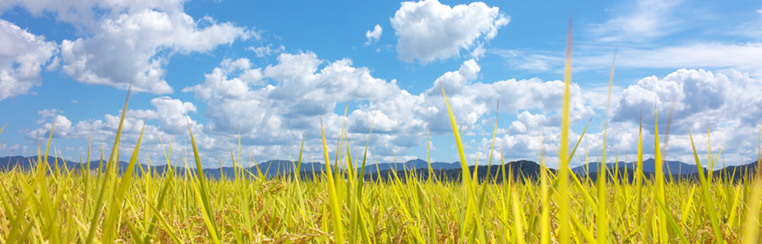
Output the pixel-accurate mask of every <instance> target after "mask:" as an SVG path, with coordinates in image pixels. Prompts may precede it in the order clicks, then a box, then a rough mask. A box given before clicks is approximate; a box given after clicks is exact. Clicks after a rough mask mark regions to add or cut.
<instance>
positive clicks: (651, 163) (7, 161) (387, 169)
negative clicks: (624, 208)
mask: <svg viewBox="0 0 762 244" xmlns="http://www.w3.org/2000/svg"><path fill="white" fill-rule="evenodd" d="M47 161H48V165H49V167H50V169H55V168H56V162H57V164H58V167H59V168H61V169H63V168H66V169H68V170H70V171H82V165H80V163H79V162H71V161H65V160H63V159H60V158H59V159H57V160H56V158H54V157H48V160H47ZM664 163H665V164H664V165H665V167H664V169H663V172H664V173H665V174H666V175H670V174H671V175H677V176H679V177H681V178H691V177H695V176H696V174H697V168H696V165H691V164H686V163H683V162H679V161H665V162H664ZM100 164H101V162H100V161H99V160H94V161H91V162H90V168H89V169H88V170H89V171H94V172H97V170H98V168H99V167H100ZM103 164H105V162H104V163H103ZM36 165H37V157H23V156H12V157H0V172H2V171H7V170H10V169H13V168H18V169H21V170H29V169H34V168H35V167H36ZM85 165H87V164H85ZM128 165H129V164H128V163H127V162H124V161H120V162H119V164H118V172H120V173H122V172H124V171H125V170H126V169H127V166H128ZM140 166H141V167H142V168H143V169H144V170H147V166H146V165H140ZM355 166H357V165H355ZM428 166H429V165H428V163H426V161H424V160H421V159H414V160H410V161H407V162H404V163H396V164H395V163H379V164H378V165H376V164H366V167H365V178H366V179H377V178H378V177H381V178H384V179H388V178H389V177H392V176H393V174H394V173H395V172H396V173H397V175H398V177H401V178H404V176H405V175H407V174H413V173H414V172H415V174H416V175H417V176H418V177H422V178H425V179H427V178H428V177H429V170H428ZM499 166H500V165H493V166H492V167H491V168H489V172H488V171H487V169H488V166H479V167H478V168H474V166H470V167H469V170H470V171H471V172H472V173H473V171H474V170H476V171H477V175H478V177H479V179H480V180H483V179H484V178H486V177H488V176H489V177H497V178H501V177H502V176H501V174H500V170H501V169H500V168H501V167H499ZM597 166H598V164H597V163H590V164H589V168H586V167H585V165H582V166H577V167H574V168H572V172H574V173H576V174H578V175H581V176H584V175H586V174H587V173H588V172H589V173H591V174H590V178H591V179H595V178H596V176H597V174H592V173H595V172H598V167H597ZM756 166H757V165H756V161H753V162H751V163H749V164H745V165H737V166H728V167H726V168H724V169H720V170H716V171H714V172H713V174H714V175H720V174H725V175H726V176H728V177H729V176H730V175H733V172H736V174H735V175H733V177H734V178H735V179H734V180H739V179H741V178H739V177H743V173H744V172H754V171H755V170H756ZM85 167H86V166H85ZM104 167H105V166H104ZM257 167H258V169H257ZM295 167H296V162H293V161H288V160H269V161H266V162H263V163H259V164H257V165H252V166H249V165H247V168H245V169H246V170H247V171H248V172H250V173H251V174H253V175H255V176H256V175H258V174H259V172H258V170H259V171H261V172H262V174H263V175H265V176H266V177H273V176H276V175H291V174H293V172H294V171H295V169H296V168H295ZM358 167H359V166H358ZM606 167H607V168H608V169H609V170H614V169H615V167H617V164H614V163H608V164H606ZM618 167H619V168H620V171H621V172H624V171H627V172H628V175H630V176H632V175H634V174H633V173H632V172H634V171H635V170H636V168H637V167H636V165H635V163H633V162H630V163H626V164H625V163H624V162H620V163H619V164H618ZM170 168H173V166H168V165H161V166H153V167H151V170H152V171H153V172H154V173H156V174H164V173H165V172H167V171H168V170H169V169H170ZM431 168H432V169H433V170H434V172H433V173H434V174H435V175H437V177H438V178H444V179H450V180H457V179H460V177H461V175H462V173H461V166H460V162H453V163H443V162H434V163H432V164H431ZM509 168H510V169H512V173H513V174H514V176H515V177H518V176H520V175H523V176H526V177H529V178H534V177H535V176H537V175H539V172H540V165H539V164H537V163H535V162H533V161H528V160H519V161H512V162H509V163H507V164H506V170H507V169H509ZM104 170H105V169H104ZM324 170H325V164H322V163H318V162H306V163H302V164H301V166H300V168H299V171H300V175H302V176H304V177H308V178H309V177H311V176H312V173H313V171H314V172H316V173H317V172H322V171H324ZM551 170H553V169H551ZM705 170H706V168H705ZM174 171H175V172H176V173H178V174H179V175H183V174H184V173H185V172H186V169H185V168H183V167H174ZM190 171H191V172H193V173H195V169H190ZM135 172H136V174H137V175H140V174H141V171H140V170H136V171H135ZM234 172H235V169H234V168H233V167H222V168H210V169H204V174H205V175H206V176H207V177H209V178H214V179H220V178H221V177H222V176H223V175H224V176H226V177H232V176H233V175H234ZM643 172H644V174H645V175H646V176H647V177H651V176H652V175H653V173H655V172H656V167H655V160H654V159H648V160H645V161H643ZM358 173H359V169H358ZM630 178H631V177H630ZM501 180H502V179H498V181H501ZM630 180H631V179H630Z"/></svg>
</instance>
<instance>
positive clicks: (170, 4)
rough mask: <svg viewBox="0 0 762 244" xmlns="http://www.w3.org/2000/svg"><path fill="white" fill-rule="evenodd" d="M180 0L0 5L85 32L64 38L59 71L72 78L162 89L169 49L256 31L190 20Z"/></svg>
mask: <svg viewBox="0 0 762 244" xmlns="http://www.w3.org/2000/svg"><path fill="white" fill-rule="evenodd" d="M183 3H184V1H127V2H123V1H106V2H100V1H47V0H36V1H19V2H16V1H10V2H5V3H4V4H2V5H0V9H6V8H10V7H13V6H20V7H22V8H24V9H26V10H28V11H29V12H30V13H32V14H35V15H41V14H43V13H48V12H50V13H54V15H55V16H56V18H57V19H58V20H59V21H62V22H67V23H70V24H72V25H74V26H75V27H77V28H79V29H81V30H82V32H83V33H86V37H82V38H78V39H75V40H63V41H62V43H61V61H62V64H63V65H62V68H63V71H64V72H66V73H67V74H68V75H70V76H71V77H72V78H74V79H75V80H76V81H79V82H82V83H88V84H101V85H109V86H114V87H119V88H122V89H125V88H127V86H129V84H130V83H132V85H133V89H134V90H137V91H146V92H151V93H155V94H166V93H171V92H172V91H173V89H172V87H171V86H170V85H169V84H168V83H167V81H165V80H164V76H165V66H166V65H167V62H168V61H169V58H170V56H171V55H172V54H175V53H180V54H189V53H194V52H208V51H210V50H213V49H214V48H216V47H217V46H219V45H223V44H231V43H233V42H234V41H235V40H238V39H248V38H250V37H251V36H255V37H256V33H254V32H252V31H251V30H248V29H246V28H243V27H238V26H235V25H233V24H232V23H229V22H225V23H217V22H216V21H215V20H214V19H212V18H211V17H208V16H207V17H203V18H201V19H199V20H195V19H193V17H191V16H190V15H188V14H186V13H185V12H184V10H183Z"/></svg>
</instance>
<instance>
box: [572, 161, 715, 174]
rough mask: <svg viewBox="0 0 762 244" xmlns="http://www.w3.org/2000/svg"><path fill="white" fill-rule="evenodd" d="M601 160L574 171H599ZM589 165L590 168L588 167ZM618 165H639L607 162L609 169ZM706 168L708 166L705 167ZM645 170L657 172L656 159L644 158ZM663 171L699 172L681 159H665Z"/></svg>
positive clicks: (669, 172) (629, 166)
mask: <svg viewBox="0 0 762 244" xmlns="http://www.w3.org/2000/svg"><path fill="white" fill-rule="evenodd" d="M599 164H600V163H599V162H593V163H589V164H587V165H581V166H577V167H574V168H572V172H574V173H577V174H581V175H585V174H587V173H588V172H589V173H596V172H598V165H599ZM588 167H589V169H588ZM616 167H620V168H622V169H631V170H637V169H638V165H637V163H636V162H629V163H625V162H619V163H618V164H615V163H607V164H606V168H607V170H614V169H615V168H616ZM704 170H706V168H704ZM643 172H650V173H655V172H656V160H654V159H653V158H649V159H647V160H643ZM662 172H664V174H667V175H670V174H672V175H678V174H679V175H688V174H695V173H697V172H698V169H697V168H696V165H695V164H686V163H683V162H680V161H664V168H663V169H662Z"/></svg>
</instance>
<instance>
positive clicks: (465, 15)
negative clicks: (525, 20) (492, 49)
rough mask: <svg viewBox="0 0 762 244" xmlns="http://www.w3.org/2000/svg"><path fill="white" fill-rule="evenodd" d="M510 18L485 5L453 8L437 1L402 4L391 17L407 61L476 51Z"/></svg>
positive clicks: (399, 50) (400, 53)
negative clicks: (463, 50) (475, 49)
mask: <svg viewBox="0 0 762 244" xmlns="http://www.w3.org/2000/svg"><path fill="white" fill-rule="evenodd" d="M508 22H509V18H508V17H506V16H505V15H503V14H502V13H500V10H499V8H498V7H489V6H487V5H486V4H485V3H483V2H473V3H471V4H469V5H462V4H461V5H456V6H454V7H450V6H448V5H445V4H441V3H439V1H437V0H426V1H419V2H403V3H402V6H401V7H400V9H399V10H397V12H396V13H395V14H394V17H393V18H391V24H392V28H394V32H395V34H396V35H397V37H398V38H399V39H398V40H397V53H398V55H399V58H400V59H401V60H403V61H405V62H413V61H414V60H418V61H420V62H422V63H427V62H431V61H434V60H443V59H448V58H450V57H452V56H455V55H458V54H459V53H460V50H461V49H467V50H468V49H472V48H477V47H478V46H479V45H480V44H482V43H484V42H486V41H488V40H490V39H492V38H494V37H495V35H497V31H498V29H500V27H503V26H505V25H506V24H508Z"/></svg>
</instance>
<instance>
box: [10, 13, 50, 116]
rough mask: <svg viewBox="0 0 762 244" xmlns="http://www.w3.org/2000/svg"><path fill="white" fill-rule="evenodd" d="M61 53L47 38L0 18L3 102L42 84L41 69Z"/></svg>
mask: <svg viewBox="0 0 762 244" xmlns="http://www.w3.org/2000/svg"><path fill="white" fill-rule="evenodd" d="M57 52H58V46H57V45H56V44H55V43H53V42H47V41H45V37H43V36H38V35H34V34H32V33H29V32H28V31H27V30H22V29H21V28H20V27H18V26H17V25H15V24H13V23H11V22H8V21H5V20H2V19H0V101H1V100H4V99H6V98H10V97H13V96H16V95H20V94H26V93H29V91H30V90H31V89H32V87H34V86H39V85H40V84H41V83H42V78H41V77H40V73H41V71H42V67H43V66H44V65H46V64H48V63H49V61H50V60H51V58H52V57H53V55H55V54H56V53H57Z"/></svg>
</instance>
